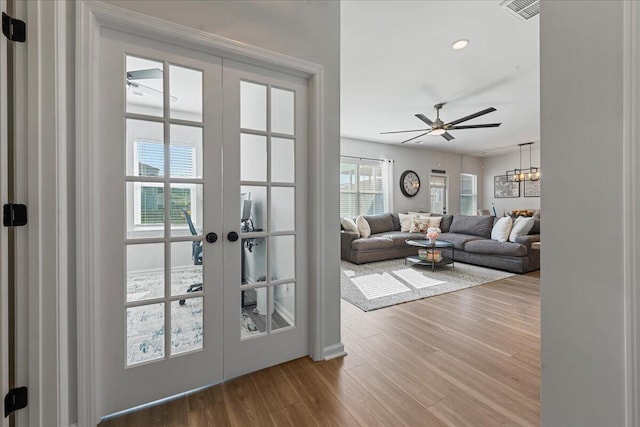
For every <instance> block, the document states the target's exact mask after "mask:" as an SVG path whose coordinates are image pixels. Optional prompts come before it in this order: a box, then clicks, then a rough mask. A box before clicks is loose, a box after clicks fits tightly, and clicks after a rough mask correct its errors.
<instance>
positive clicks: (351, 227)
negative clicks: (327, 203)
mask: <svg viewBox="0 0 640 427" xmlns="http://www.w3.org/2000/svg"><path fill="white" fill-rule="evenodd" d="M340 226H341V227H342V229H343V230H345V231H351V232H353V233H358V237H360V230H358V226H357V225H356V222H355V221H354V220H353V218H351V217H349V216H345V217H344V218H342V219H341V220H340Z"/></svg>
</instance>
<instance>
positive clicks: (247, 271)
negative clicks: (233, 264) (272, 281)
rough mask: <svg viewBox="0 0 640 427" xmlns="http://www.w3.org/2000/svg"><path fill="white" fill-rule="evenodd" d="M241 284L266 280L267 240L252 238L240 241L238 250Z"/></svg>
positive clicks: (264, 238)
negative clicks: (239, 252)
mask: <svg viewBox="0 0 640 427" xmlns="http://www.w3.org/2000/svg"><path fill="white" fill-rule="evenodd" d="M240 250H241V251H242V253H241V254H240V262H241V263H242V264H241V275H242V284H243V285H246V284H251V283H258V282H264V281H266V280H267V238H266V237H253V238H250V239H242V248H241V249H240Z"/></svg>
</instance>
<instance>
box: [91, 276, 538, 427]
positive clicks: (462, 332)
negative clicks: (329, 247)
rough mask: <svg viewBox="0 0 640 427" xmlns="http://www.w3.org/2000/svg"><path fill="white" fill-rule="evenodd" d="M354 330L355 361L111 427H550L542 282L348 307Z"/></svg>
mask: <svg viewBox="0 0 640 427" xmlns="http://www.w3.org/2000/svg"><path fill="white" fill-rule="evenodd" d="M342 331H343V334H342V337H343V343H344V344H345V347H346V350H347V352H348V353H349V354H348V356H346V357H344V358H339V359H334V360H330V361H327V362H317V363H314V362H313V361H311V360H310V359H309V358H302V359H298V360H293V361H291V362H288V363H284V364H282V365H278V366H274V367H271V368H268V369H265V370H262V371H259V372H254V373H252V374H249V375H245V376H243V377H240V378H237V379H234V380H232V381H228V382H226V383H224V384H221V385H217V386H214V387H211V388H209V389H206V390H203V391H201V392H198V393H194V394H191V395H189V396H186V397H183V398H180V399H176V400H174V401H171V402H167V403H165V404H162V405H159V406H155V407H150V408H147V409H143V410H140V411H137V412H134V413H130V414H126V415H123V416H120V417H118V418H113V419H110V420H108V421H104V422H102V423H100V426H101V427H128V426H172V427H173V426H189V427H201V426H203V427H204V426H296V427H298V426H392V425H393V426H396V425H398V426H400V425H403V426H439V425H451V426H484V425H486V426H495V425H524V426H533V425H538V424H539V421H540V398H539V396H540V274H539V272H533V273H529V274H526V275H520V276H513V277H509V278H506V279H503V280H499V281H497V282H493V283H489V284H486V285H481V286H476V287H473V288H469V289H465V290H461V291H457V292H452V293H450V294H445V295H439V296H436V297H431V298H426V299H423V300H418V301H413V302H409V303H405V304H400V305H396V306H393V307H388V308H384V309H381V310H376V311H373V312H368V313H365V312H363V311H361V310H359V309H358V308H356V307H354V306H352V305H351V304H349V303H347V302H344V301H342Z"/></svg>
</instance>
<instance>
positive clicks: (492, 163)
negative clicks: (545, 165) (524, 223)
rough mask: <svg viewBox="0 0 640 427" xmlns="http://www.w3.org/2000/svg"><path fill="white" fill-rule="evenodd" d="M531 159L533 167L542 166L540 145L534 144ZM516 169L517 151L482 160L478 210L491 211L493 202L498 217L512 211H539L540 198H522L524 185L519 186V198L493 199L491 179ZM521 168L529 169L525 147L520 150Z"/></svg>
mask: <svg viewBox="0 0 640 427" xmlns="http://www.w3.org/2000/svg"><path fill="white" fill-rule="evenodd" d="M531 158H532V160H531V164H532V165H533V166H540V167H541V166H542V165H541V164H540V144H534V146H533V148H532V149H531ZM517 167H520V151H519V150H510V151H509V152H507V153H504V154H500V155H497V156H492V157H486V158H483V159H482V183H483V191H482V194H483V197H482V203H478V208H480V209H491V203H492V202H493V203H494V204H495V207H496V212H497V214H498V215H502V213H503V212H504V211H506V212H509V211H512V210H514V209H540V197H524V188H523V185H524V184H520V197H517V198H513V199H511V198H509V199H505V198H498V199H496V198H494V197H493V177H494V176H496V175H504V174H505V172H506V171H507V170H509V169H515V168H517ZM522 167H523V168H526V167H529V149H528V148H525V147H523V149H522ZM543 172H544V171H543Z"/></svg>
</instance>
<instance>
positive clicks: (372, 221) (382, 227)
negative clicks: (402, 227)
mask: <svg viewBox="0 0 640 427" xmlns="http://www.w3.org/2000/svg"><path fill="white" fill-rule="evenodd" d="M364 219H366V220H367V222H368V223H369V227H370V228H371V234H378V233H384V232H385V231H394V230H395V227H394V225H393V219H392V216H391V214H390V213H383V214H378V215H364Z"/></svg>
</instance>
